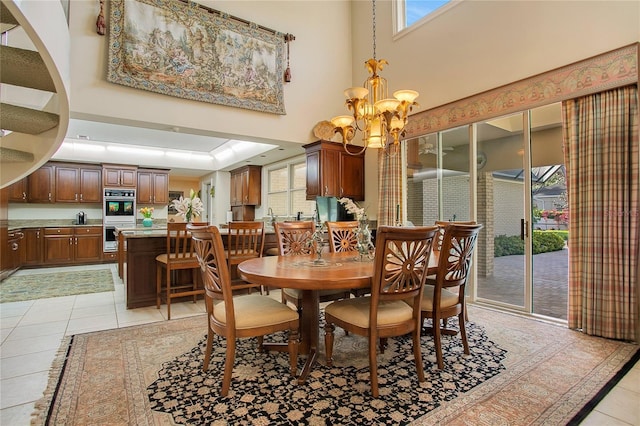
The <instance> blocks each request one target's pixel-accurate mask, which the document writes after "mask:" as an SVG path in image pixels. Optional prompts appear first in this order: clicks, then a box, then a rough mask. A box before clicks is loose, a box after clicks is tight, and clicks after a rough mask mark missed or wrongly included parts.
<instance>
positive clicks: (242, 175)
mask: <svg viewBox="0 0 640 426" xmlns="http://www.w3.org/2000/svg"><path fill="white" fill-rule="evenodd" d="M261 182H262V167H261V166H244V167H240V168H239V169H235V170H232V171H231V206H257V205H260V193H261Z"/></svg>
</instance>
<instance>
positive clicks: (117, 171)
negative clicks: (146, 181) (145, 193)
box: [102, 164, 138, 188]
mask: <svg viewBox="0 0 640 426" xmlns="http://www.w3.org/2000/svg"><path fill="white" fill-rule="evenodd" d="M137 171H138V168H137V167H129V166H119V165H107V164H104V165H103V166H102V182H103V186H104V187H105V188H135V187H136V184H137V181H138V179H137V178H138V177H137Z"/></svg>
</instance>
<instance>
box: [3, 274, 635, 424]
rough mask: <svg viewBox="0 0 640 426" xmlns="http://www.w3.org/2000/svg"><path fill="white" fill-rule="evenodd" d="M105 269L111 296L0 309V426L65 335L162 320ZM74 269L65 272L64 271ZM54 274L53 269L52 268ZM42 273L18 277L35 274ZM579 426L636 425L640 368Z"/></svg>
mask: <svg viewBox="0 0 640 426" xmlns="http://www.w3.org/2000/svg"><path fill="white" fill-rule="evenodd" d="M90 267H91V268H105V267H106V268H109V269H110V270H111V271H112V273H113V275H114V279H115V282H116V287H115V291H113V292H106V293H95V294H87V295H78V296H66V297H57V298H51V299H40V300H31V301H25V302H12V303H3V304H0V339H1V344H0V424H1V425H7V426H21V425H29V424H30V416H31V413H32V412H33V409H34V404H35V402H36V401H37V400H38V399H40V397H41V396H42V392H43V390H44V389H45V387H46V384H47V380H48V372H49V368H50V366H51V363H52V361H53V359H54V357H55V354H56V352H57V350H58V348H59V346H60V343H61V340H62V338H63V337H64V336H65V335H71V334H77V333H85V332H90V331H98V330H106V329H112V328H120V327H127V326H131V325H137V324H145V323H151V322H157V321H166V307H165V306H163V307H162V308H161V309H160V310H158V309H156V308H155V307H147V308H139V309H132V310H127V309H126V308H125V301H124V285H123V283H122V281H121V280H120V279H119V278H118V275H117V271H116V267H115V265H96V266H84V267H81V268H83V269H87V268H90ZM69 269H73V267H71V268H64V270H69ZM52 271H53V268H52ZM39 272H42V270H33V271H20V272H18V273H39ZM171 310H172V318H180V317H185V316H192V315H198V314H202V313H204V312H205V308H204V303H202V302H198V303H196V304H194V303H192V302H186V303H175V304H172V307H171ZM582 424H583V425H594V426H595V425H598V426H600V425H612V426H614V425H635V426H640V363H637V364H636V365H635V367H634V368H633V369H632V370H631V371H630V372H629V373H628V374H627V375H626V376H625V377H624V379H623V380H622V381H620V383H619V384H618V385H617V386H616V387H615V388H614V389H613V390H612V391H611V392H610V393H609V394H608V395H607V396H606V398H605V399H604V400H603V401H602V402H601V403H600V404H599V405H598V406H597V407H596V409H595V410H594V411H593V412H592V413H591V414H590V416H589V417H588V418H587V419H586V420H585V421H584V422H583V423H582Z"/></svg>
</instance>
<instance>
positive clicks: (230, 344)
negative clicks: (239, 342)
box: [220, 337, 236, 396]
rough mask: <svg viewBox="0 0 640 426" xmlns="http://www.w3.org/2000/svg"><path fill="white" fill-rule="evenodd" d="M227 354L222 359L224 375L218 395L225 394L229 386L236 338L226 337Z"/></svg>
mask: <svg viewBox="0 0 640 426" xmlns="http://www.w3.org/2000/svg"><path fill="white" fill-rule="evenodd" d="M226 340H227V354H226V359H225V360H224V376H223V378H222V390H221V391H220V395H222V396H227V394H228V393H229V387H231V374H232V373H233V364H234V363H235V357H236V339H235V338H229V337H227V339H226Z"/></svg>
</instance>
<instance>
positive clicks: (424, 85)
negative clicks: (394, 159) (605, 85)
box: [335, 0, 640, 112]
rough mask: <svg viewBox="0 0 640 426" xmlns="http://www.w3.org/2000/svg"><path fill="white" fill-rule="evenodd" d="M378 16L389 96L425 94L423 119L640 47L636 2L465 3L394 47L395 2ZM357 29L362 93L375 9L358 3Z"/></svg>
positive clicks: (357, 79)
mask: <svg viewBox="0 0 640 426" xmlns="http://www.w3.org/2000/svg"><path fill="white" fill-rule="evenodd" d="M376 15H377V19H376V24H377V30H376V39H377V43H376V44H377V49H376V50H377V57H378V59H380V58H384V59H387V60H388V61H389V65H388V66H387V67H385V69H384V70H383V72H382V73H381V75H383V76H384V77H386V78H387V79H388V81H389V91H390V92H393V91H394V90H398V89H403V88H407V89H414V90H417V91H419V92H420V97H419V98H418V99H417V101H418V103H420V108H419V109H418V111H424V110H426V109H430V108H433V107H436V106H440V105H444V104H446V103H449V102H452V101H455V100H459V99H463V98H465V97H468V96H470V95H473V94H477V93H481V92H484V91H486V90H489V89H493V88H496V87H500V86H502V85H505V84H507V83H512V82H515V81H518V80H521V79H523V78H526V77H531V76H534V75H537V74H540V73H542V72H545V71H549V70H553V69H555V68H558V67H561V66H565V65H569V64H572V63H574V62H577V61H579V60H582V59H586V58H589V57H592V56H596V55H598V54H601V53H604V52H608V51H611V50H614V49H616V48H620V47H623V46H626V45H629V44H632V43H636V42H638V41H640V2H637V1H614V0H594V1H533V0H531V1H526V0H522V1H520V0H510V1H474V0H465V1H462V2H460V3H459V4H458V5H457V6H455V7H453V8H451V9H450V10H449V11H447V12H446V13H443V14H441V15H440V16H438V17H436V18H435V19H433V20H431V21H430V22H428V23H427V24H426V25H423V26H421V27H419V28H417V29H415V30H414V31H411V32H409V33H407V34H405V35H404V36H402V37H397V38H396V40H392V18H391V16H392V2H391V1H390V0H378V1H377V2H376ZM351 25H352V26H353V42H354V50H353V63H354V68H353V81H354V84H355V83H357V84H359V85H360V84H362V81H364V79H365V78H366V76H367V73H366V70H365V69H364V61H366V60H367V59H369V58H370V57H371V56H372V52H373V48H372V30H371V2H368V1H354V2H353V3H352V20H351ZM340 94H341V93H338V94H336V100H335V102H340V99H339V97H340V96H339V95H340ZM414 112H415V111H414Z"/></svg>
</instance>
